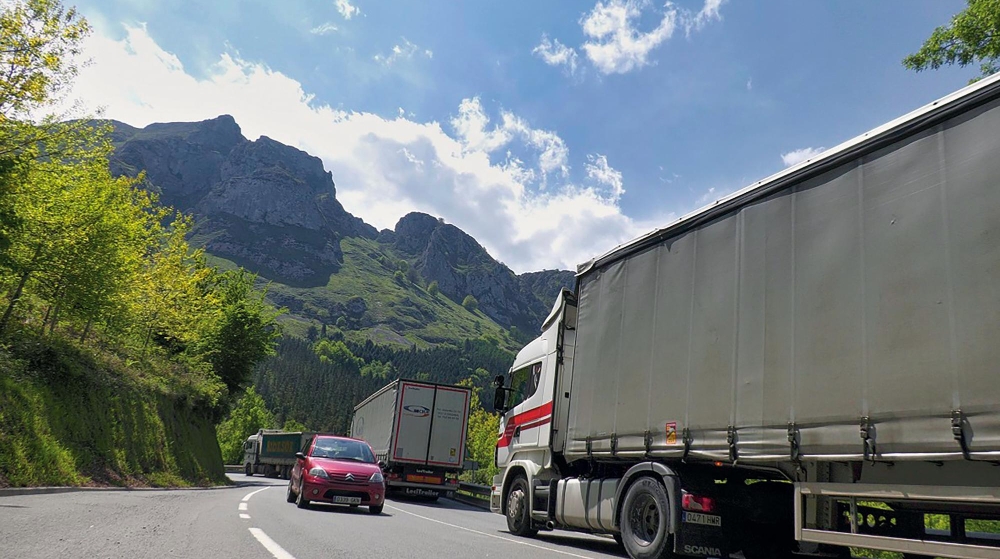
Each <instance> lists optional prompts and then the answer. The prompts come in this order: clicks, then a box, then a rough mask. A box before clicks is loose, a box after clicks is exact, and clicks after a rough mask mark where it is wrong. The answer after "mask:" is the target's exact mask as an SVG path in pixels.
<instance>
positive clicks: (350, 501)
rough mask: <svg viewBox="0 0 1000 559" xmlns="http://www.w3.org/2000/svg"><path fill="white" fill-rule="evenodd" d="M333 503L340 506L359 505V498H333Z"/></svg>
mask: <svg viewBox="0 0 1000 559" xmlns="http://www.w3.org/2000/svg"><path fill="white" fill-rule="evenodd" d="M333 502H334V503H340V504H342V505H360V504H361V497H334V498H333Z"/></svg>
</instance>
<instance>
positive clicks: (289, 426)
mask: <svg viewBox="0 0 1000 559" xmlns="http://www.w3.org/2000/svg"><path fill="white" fill-rule="evenodd" d="M281 430H282V431H293V432H294V431H309V430H310V429H309V428H308V427H306V426H305V424H304V423H301V422H299V421H296V420H294V419H292V418H290V417H289V418H288V419H286V420H285V423H284V425H282V426H281ZM247 436H249V435H247Z"/></svg>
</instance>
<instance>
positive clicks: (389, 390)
mask: <svg viewBox="0 0 1000 559" xmlns="http://www.w3.org/2000/svg"><path fill="white" fill-rule="evenodd" d="M471 399H472V398H471V391H470V390H469V389H468V388H466V387H463V386H448V385H443V384H435V383H431V382H424V381H414V380H403V379H401V380H397V381H393V382H391V383H389V384H388V385H386V386H385V387H383V388H382V389H381V390H379V391H378V392H375V393H374V394H372V395H371V396H369V397H368V398H366V399H365V400H364V401H363V402H361V403H360V404H358V405H357V406H356V407H355V408H354V419H353V421H352V422H351V436H353V437H357V438H360V439H363V440H365V441H367V442H368V444H370V445H371V446H372V448H373V449H374V450H375V454H376V455H377V456H378V458H379V460H380V461H383V462H385V465H386V467H385V478H386V486H387V488H388V489H390V490H399V491H401V492H403V493H405V494H408V495H418V496H425V497H431V498H437V497H438V496H440V494H441V493H442V492H447V491H453V490H455V489H456V488H457V485H458V475H459V474H460V473H461V472H462V468H463V466H464V462H465V443H466V432H467V430H468V425H469V405H470V402H471Z"/></svg>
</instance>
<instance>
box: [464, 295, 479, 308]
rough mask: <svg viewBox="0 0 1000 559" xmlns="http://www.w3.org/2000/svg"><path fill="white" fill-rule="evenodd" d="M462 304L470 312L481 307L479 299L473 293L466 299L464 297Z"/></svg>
mask: <svg viewBox="0 0 1000 559" xmlns="http://www.w3.org/2000/svg"><path fill="white" fill-rule="evenodd" d="M462 306H463V307H465V310H467V311H469V312H476V310H478V309H479V301H477V300H476V298H475V297H473V296H472V295H466V296H465V299H462Z"/></svg>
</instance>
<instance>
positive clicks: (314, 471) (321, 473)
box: [309, 468, 330, 479]
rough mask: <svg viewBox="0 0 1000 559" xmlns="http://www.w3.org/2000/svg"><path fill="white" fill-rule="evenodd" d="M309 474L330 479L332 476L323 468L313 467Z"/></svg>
mask: <svg viewBox="0 0 1000 559" xmlns="http://www.w3.org/2000/svg"><path fill="white" fill-rule="evenodd" d="M309 475H311V476H313V477H321V478H323V479H330V476H328V475H326V470H324V469H323V468H313V469H311V470H309Z"/></svg>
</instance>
